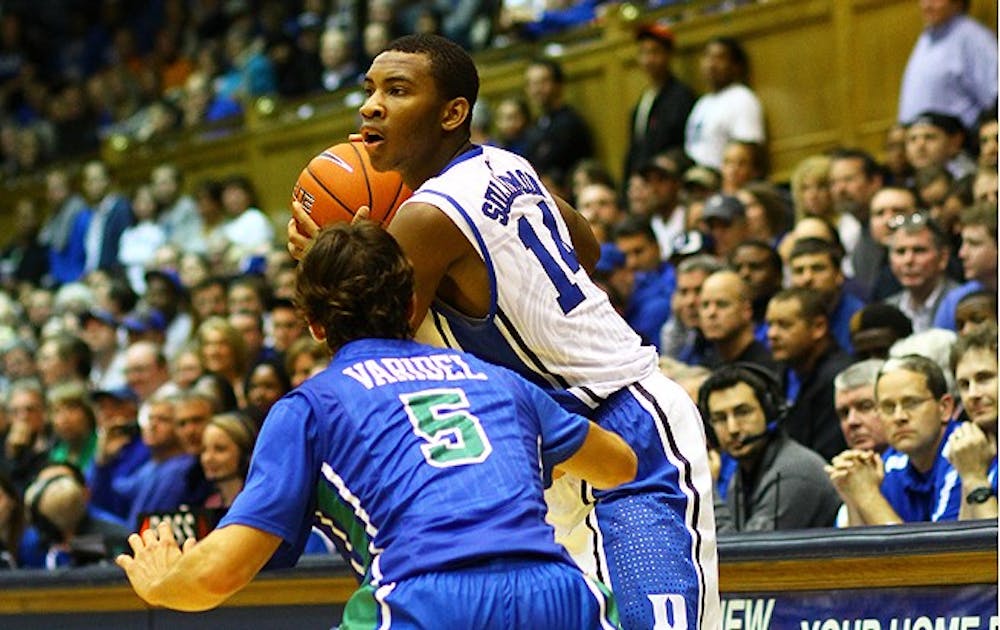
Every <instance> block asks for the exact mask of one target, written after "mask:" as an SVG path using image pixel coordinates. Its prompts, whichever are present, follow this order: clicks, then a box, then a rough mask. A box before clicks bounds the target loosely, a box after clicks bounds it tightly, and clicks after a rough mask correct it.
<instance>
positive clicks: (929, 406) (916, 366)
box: [827, 355, 962, 526]
mask: <svg viewBox="0 0 1000 630" xmlns="http://www.w3.org/2000/svg"><path fill="white" fill-rule="evenodd" d="M875 399H876V401H877V402H878V409H879V414H880V415H881V417H882V422H883V425H884V427H885V430H886V435H887V437H888V439H889V446H890V448H889V449H888V450H887V451H886V452H885V454H884V455H882V456H879V455H877V454H875V453H874V452H871V451H858V450H848V451H844V452H843V453H841V454H840V455H838V456H836V457H834V458H833V462H832V465H831V466H829V467H828V468H827V472H828V474H829V475H830V479H831V481H833V483H834V485H835V486H836V487H837V491H838V492H839V493H840V496H841V498H842V499H843V500H844V503H845V505H846V506H847V511H848V524H849V525H851V526H857V525H892V524H898V523H913V522H921V521H934V522H937V521H953V520H956V519H957V518H958V510H959V504H960V501H961V490H962V484H961V481H960V480H959V477H958V473H957V472H956V470H955V469H954V468H953V467H952V465H951V463H949V462H948V460H947V458H945V456H944V454H943V452H942V451H943V448H944V445H945V443H946V442H947V440H948V437H949V435H951V433H952V431H954V429H955V424H954V423H953V422H952V421H951V417H952V412H953V411H954V406H955V401H954V400H953V399H952V396H951V394H949V393H948V385H947V381H945V378H944V373H943V372H942V370H941V368H940V367H939V366H938V365H937V363H935V362H934V361H932V360H930V359H927V358H925V357H921V356H917V355H907V356H904V357H899V358H891V359H889V360H888V361H886V363H885V365H884V366H883V367H882V370H881V372H880V373H879V376H878V380H877V381H876V383H875Z"/></svg>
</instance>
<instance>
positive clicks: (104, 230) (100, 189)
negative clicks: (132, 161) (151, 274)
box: [83, 160, 132, 272]
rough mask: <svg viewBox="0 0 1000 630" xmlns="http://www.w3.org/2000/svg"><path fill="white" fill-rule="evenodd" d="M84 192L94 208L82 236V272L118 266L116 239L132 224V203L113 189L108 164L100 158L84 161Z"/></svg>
mask: <svg viewBox="0 0 1000 630" xmlns="http://www.w3.org/2000/svg"><path fill="white" fill-rule="evenodd" d="M83 193H84V197H85V198H86V200H87V203H88V204H89V205H90V208H91V210H92V212H93V214H92V215H91V219H90V226H89V227H88V228H87V234H86V236H85V238H84V249H85V251H86V254H87V257H86V263H84V267H83V268H84V272H89V271H94V270H95V269H104V270H109V269H117V268H118V267H120V266H121V263H119V262H118V241H120V240H121V236H122V232H124V231H125V228H127V227H129V226H130V225H132V204H131V203H129V200H128V198H127V197H125V196H123V195H121V194H119V193H117V192H115V191H114V190H113V188H112V179H111V173H110V171H109V170H108V166H107V165H106V164H105V163H104V162H101V161H100V160H94V161H91V162H87V163H86V164H84V166H83Z"/></svg>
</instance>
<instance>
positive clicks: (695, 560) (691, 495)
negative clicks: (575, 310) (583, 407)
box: [586, 374, 721, 630]
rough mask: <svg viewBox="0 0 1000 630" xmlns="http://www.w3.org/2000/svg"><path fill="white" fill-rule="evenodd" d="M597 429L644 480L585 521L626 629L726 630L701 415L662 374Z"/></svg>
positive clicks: (605, 499)
mask: <svg viewBox="0 0 1000 630" xmlns="http://www.w3.org/2000/svg"><path fill="white" fill-rule="evenodd" d="M597 420H598V422H599V423H600V424H601V426H603V427H605V428H608V429H611V430H613V431H616V432H617V433H619V434H620V435H621V436H622V437H623V438H624V439H625V441H626V442H628V443H629V444H630V445H631V446H632V448H633V449H634V450H635V451H636V454H637V455H638V457H639V472H638V475H637V477H636V480H635V481H634V482H632V483H630V484H626V485H624V486H621V487H619V488H616V489H614V490H611V491H608V492H595V493H594V494H595V497H596V498H597V506H596V507H595V509H594V511H593V512H592V513H591V514H590V515H589V516H588V518H587V520H586V526H587V527H588V528H589V530H590V532H591V535H592V539H593V540H594V546H593V549H594V555H595V564H596V566H597V568H598V577H600V578H601V579H602V580H604V581H605V582H607V583H608V584H610V585H611V587H612V589H613V590H614V592H615V596H616V598H617V600H618V607H619V612H620V616H621V622H622V627H623V628H626V629H630V628H643V629H649V628H655V629H657V630H682V629H684V628H692V629H693V628H705V629H709V628H711V629H714V628H716V627H718V625H719V623H720V621H721V620H720V618H719V615H720V611H719V594H718V561H717V557H716V537H715V520H714V515H713V512H712V489H711V475H710V473H709V470H708V461H707V455H706V448H705V440H704V430H703V427H702V424H701V420H700V417H699V416H698V412H697V409H696V408H695V406H694V404H693V403H692V402H691V401H690V399H689V398H688V397H687V395H686V394H685V393H684V391H683V389H681V388H680V387H679V386H678V385H676V384H675V383H673V382H672V381H670V380H668V379H666V378H665V377H662V376H660V375H659V374H657V375H655V376H653V377H650V378H648V379H645V380H643V381H641V382H639V383H636V384H635V385H633V386H631V387H629V388H628V390H626V391H622V392H619V393H618V394H616V395H615V396H614V397H612V399H611V400H609V401H608V402H607V403H606V404H605V405H604V406H602V408H601V409H600V417H599V418H597Z"/></svg>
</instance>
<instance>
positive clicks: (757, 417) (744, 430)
mask: <svg viewBox="0 0 1000 630" xmlns="http://www.w3.org/2000/svg"><path fill="white" fill-rule="evenodd" d="M708 420H709V422H711V423H712V428H713V429H715V434H716V436H717V437H718V438H719V445H720V446H721V447H722V449H723V450H725V451H726V452H727V453H729V454H730V455H732V456H733V457H734V458H736V459H738V460H745V459H750V458H752V457H753V456H754V455H756V454H757V453H759V452H760V451H762V450H763V449H764V447H765V446H767V441H766V440H756V441H753V442H751V443H749V444H745V445H744V444H743V441H744V440H746V439H747V438H751V437H754V436H757V435H760V434H761V433H763V432H764V430H765V429H766V427H767V418H765V417H764V409H763V408H762V407H761V406H760V401H758V400H757V396H756V394H755V393H754V390H753V388H752V387H750V386H749V385H747V384H746V383H737V384H736V385H733V386H732V387H729V388H727V389H719V390H716V391H714V392H712V393H711V394H709V395H708Z"/></svg>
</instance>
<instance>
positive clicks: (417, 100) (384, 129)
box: [360, 50, 445, 181]
mask: <svg viewBox="0 0 1000 630" xmlns="http://www.w3.org/2000/svg"><path fill="white" fill-rule="evenodd" d="M364 90H365V95H366V96H367V98H366V100H365V102H364V103H363V104H362V105H361V110H360V113H361V135H362V138H363V139H364V143H365V149H367V150H368V156H369V158H371V162H372V166H374V167H375V169H376V170H379V171H393V170H394V171H398V172H400V173H402V174H403V179H404V180H407V181H409V179H408V178H407V175H408V174H411V173H412V172H413V171H414V170H418V171H423V170H424V169H426V168H427V164H426V161H427V159H428V158H429V157H430V156H431V155H433V153H434V152H435V151H436V150H437V149H438V146H439V145H440V142H441V135H442V129H441V116H442V112H443V110H444V105H445V101H444V99H443V98H442V97H441V95H440V93H439V92H438V88H437V83H436V82H435V80H434V77H433V75H432V74H431V62H430V59H429V58H428V57H427V56H426V55H422V54H416V53H404V52H399V51H395V50H390V51H386V52H384V53H382V54H380V55H379V56H378V57H376V58H375V61H373V62H372V65H371V68H369V69H368V73H367V74H366V75H365V79H364Z"/></svg>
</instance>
